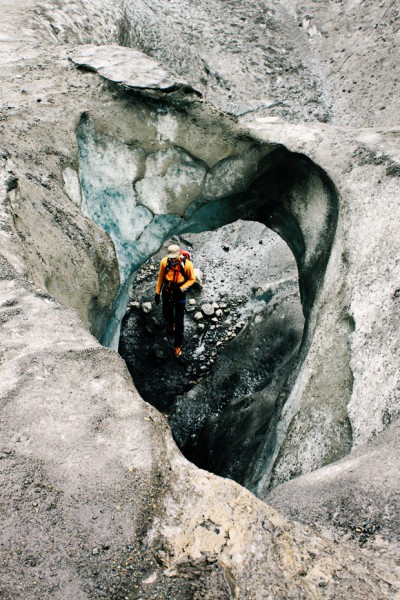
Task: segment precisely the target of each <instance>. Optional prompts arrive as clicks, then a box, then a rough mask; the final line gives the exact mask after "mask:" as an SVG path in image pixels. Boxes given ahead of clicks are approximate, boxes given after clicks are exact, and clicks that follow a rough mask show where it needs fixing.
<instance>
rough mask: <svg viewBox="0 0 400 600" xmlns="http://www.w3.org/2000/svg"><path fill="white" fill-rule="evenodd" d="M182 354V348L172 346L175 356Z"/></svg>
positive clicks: (178, 356)
mask: <svg viewBox="0 0 400 600" xmlns="http://www.w3.org/2000/svg"><path fill="white" fill-rule="evenodd" d="M182 355H183V352H182V348H179V347H176V348H174V356H175V358H180V357H181V356H182Z"/></svg>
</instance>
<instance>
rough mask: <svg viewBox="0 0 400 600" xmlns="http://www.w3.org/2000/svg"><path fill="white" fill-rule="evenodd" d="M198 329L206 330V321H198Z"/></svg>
mask: <svg viewBox="0 0 400 600" xmlns="http://www.w3.org/2000/svg"><path fill="white" fill-rule="evenodd" d="M197 329H198V330H199V331H204V329H205V325H204V323H197Z"/></svg>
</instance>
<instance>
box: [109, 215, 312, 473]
mask: <svg viewBox="0 0 400 600" xmlns="http://www.w3.org/2000/svg"><path fill="white" fill-rule="evenodd" d="M174 241H175V243H176V242H178V243H179V245H180V246H181V247H183V248H185V249H189V250H190V252H191V253H192V255H193V258H194V262H195V264H196V265H197V266H198V267H199V268H200V269H201V271H202V272H203V274H204V277H203V283H202V286H199V285H195V286H194V288H193V289H192V291H191V292H190V294H189V297H190V300H189V302H190V303H189V304H188V305H187V307H186V315H185V343H184V356H183V358H182V359H181V360H179V361H177V360H176V359H175V358H174V357H173V356H172V352H171V350H172V345H173V335H171V332H170V330H169V327H168V325H167V324H166V323H165V322H164V319H163V317H162V310H161V307H156V306H155V305H153V308H152V310H150V311H149V312H147V310H148V308H149V307H148V306H147V305H146V304H144V303H145V302H146V301H148V300H149V299H152V298H153V294H154V286H155V281H156V277H157V272H158V264H159V260H160V259H161V257H162V256H163V255H165V249H162V250H161V251H160V252H159V253H158V254H157V255H156V256H155V257H153V258H152V259H150V261H148V263H146V264H145V265H144V266H143V267H142V268H141V269H140V270H139V272H138V277H137V280H136V284H135V287H134V290H133V298H132V302H131V303H130V304H129V305H128V311H127V313H126V316H125V318H124V320H123V322H122V328H121V339H120V348H119V350H120V353H121V355H122V356H123V358H124V359H125V361H126V363H127V366H128V368H129V370H130V372H131V374H132V377H133V380H134V381H135V384H136V387H137V388H138V391H139V393H140V394H141V396H142V398H144V399H145V400H147V401H148V402H150V403H151V404H152V405H153V406H155V407H156V408H158V409H159V410H161V411H163V412H164V413H165V414H167V415H168V416H169V421H170V425H171V428H172V432H173V435H174V437H175V440H176V442H177V443H178V446H179V447H180V449H181V450H182V451H183V453H184V454H185V456H186V457H187V458H188V459H190V460H191V461H192V462H194V463H195V464H197V465H198V466H200V467H203V468H205V469H207V470H210V471H213V472H215V473H217V474H219V475H223V476H228V477H231V478H233V479H235V480H236V481H239V482H241V481H242V480H243V476H244V474H245V471H246V465H247V464H248V463H249V462H250V459H251V456H252V455H253V454H254V451H255V449H256V448H257V446H258V445H259V444H260V438H262V437H263V435H264V434H265V431H266V430H267V428H268V424H269V422H270V419H271V417H272V415H273V413H274V409H275V402H276V398H277V396H278V392H279V390H280V389H281V388H282V386H283V385H284V383H285V381H286V380H287V377H288V374H289V373H290V372H291V370H292V369H293V366H294V363H295V361H296V357H297V354H298V350H299V346H300V343H301V339H302V334H303V326H304V316H303V312H302V308H301V303H300V298H299V288H298V273H297V267H296V262H295V260H294V257H293V254H292V253H291V251H290V249H289V248H288V246H287V244H286V243H285V242H284V241H283V240H282V239H281V238H280V237H279V236H278V235H277V234H276V233H274V232H273V231H271V230H270V229H268V228H267V227H265V226H264V225H262V224H260V223H256V222H251V221H242V220H239V221H236V222H235V223H232V224H230V225H226V226H223V227H221V228H219V229H218V230H216V231H214V232H210V231H207V232H204V233H199V234H189V233H188V234H185V235H184V236H180V237H177V238H174ZM168 243H169V241H167V242H166V245H168ZM142 307H143V308H145V310H143V308H142ZM202 308H203V311H202Z"/></svg>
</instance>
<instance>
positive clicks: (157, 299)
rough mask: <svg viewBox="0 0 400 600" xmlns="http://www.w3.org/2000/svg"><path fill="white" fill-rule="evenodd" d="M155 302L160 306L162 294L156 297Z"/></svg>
mask: <svg viewBox="0 0 400 600" xmlns="http://www.w3.org/2000/svg"><path fill="white" fill-rule="evenodd" d="M154 302H155V303H156V304H160V294H156V295H155V296H154Z"/></svg>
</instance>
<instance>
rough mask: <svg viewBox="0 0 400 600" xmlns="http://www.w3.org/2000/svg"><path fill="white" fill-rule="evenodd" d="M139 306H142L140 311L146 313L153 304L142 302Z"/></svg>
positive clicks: (150, 309)
mask: <svg viewBox="0 0 400 600" xmlns="http://www.w3.org/2000/svg"><path fill="white" fill-rule="evenodd" d="M141 308H142V311H143V312H144V313H145V314H146V315H147V314H149V313H150V312H151V311H152V309H153V305H152V303H151V302H143V304H142V306H141Z"/></svg>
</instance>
